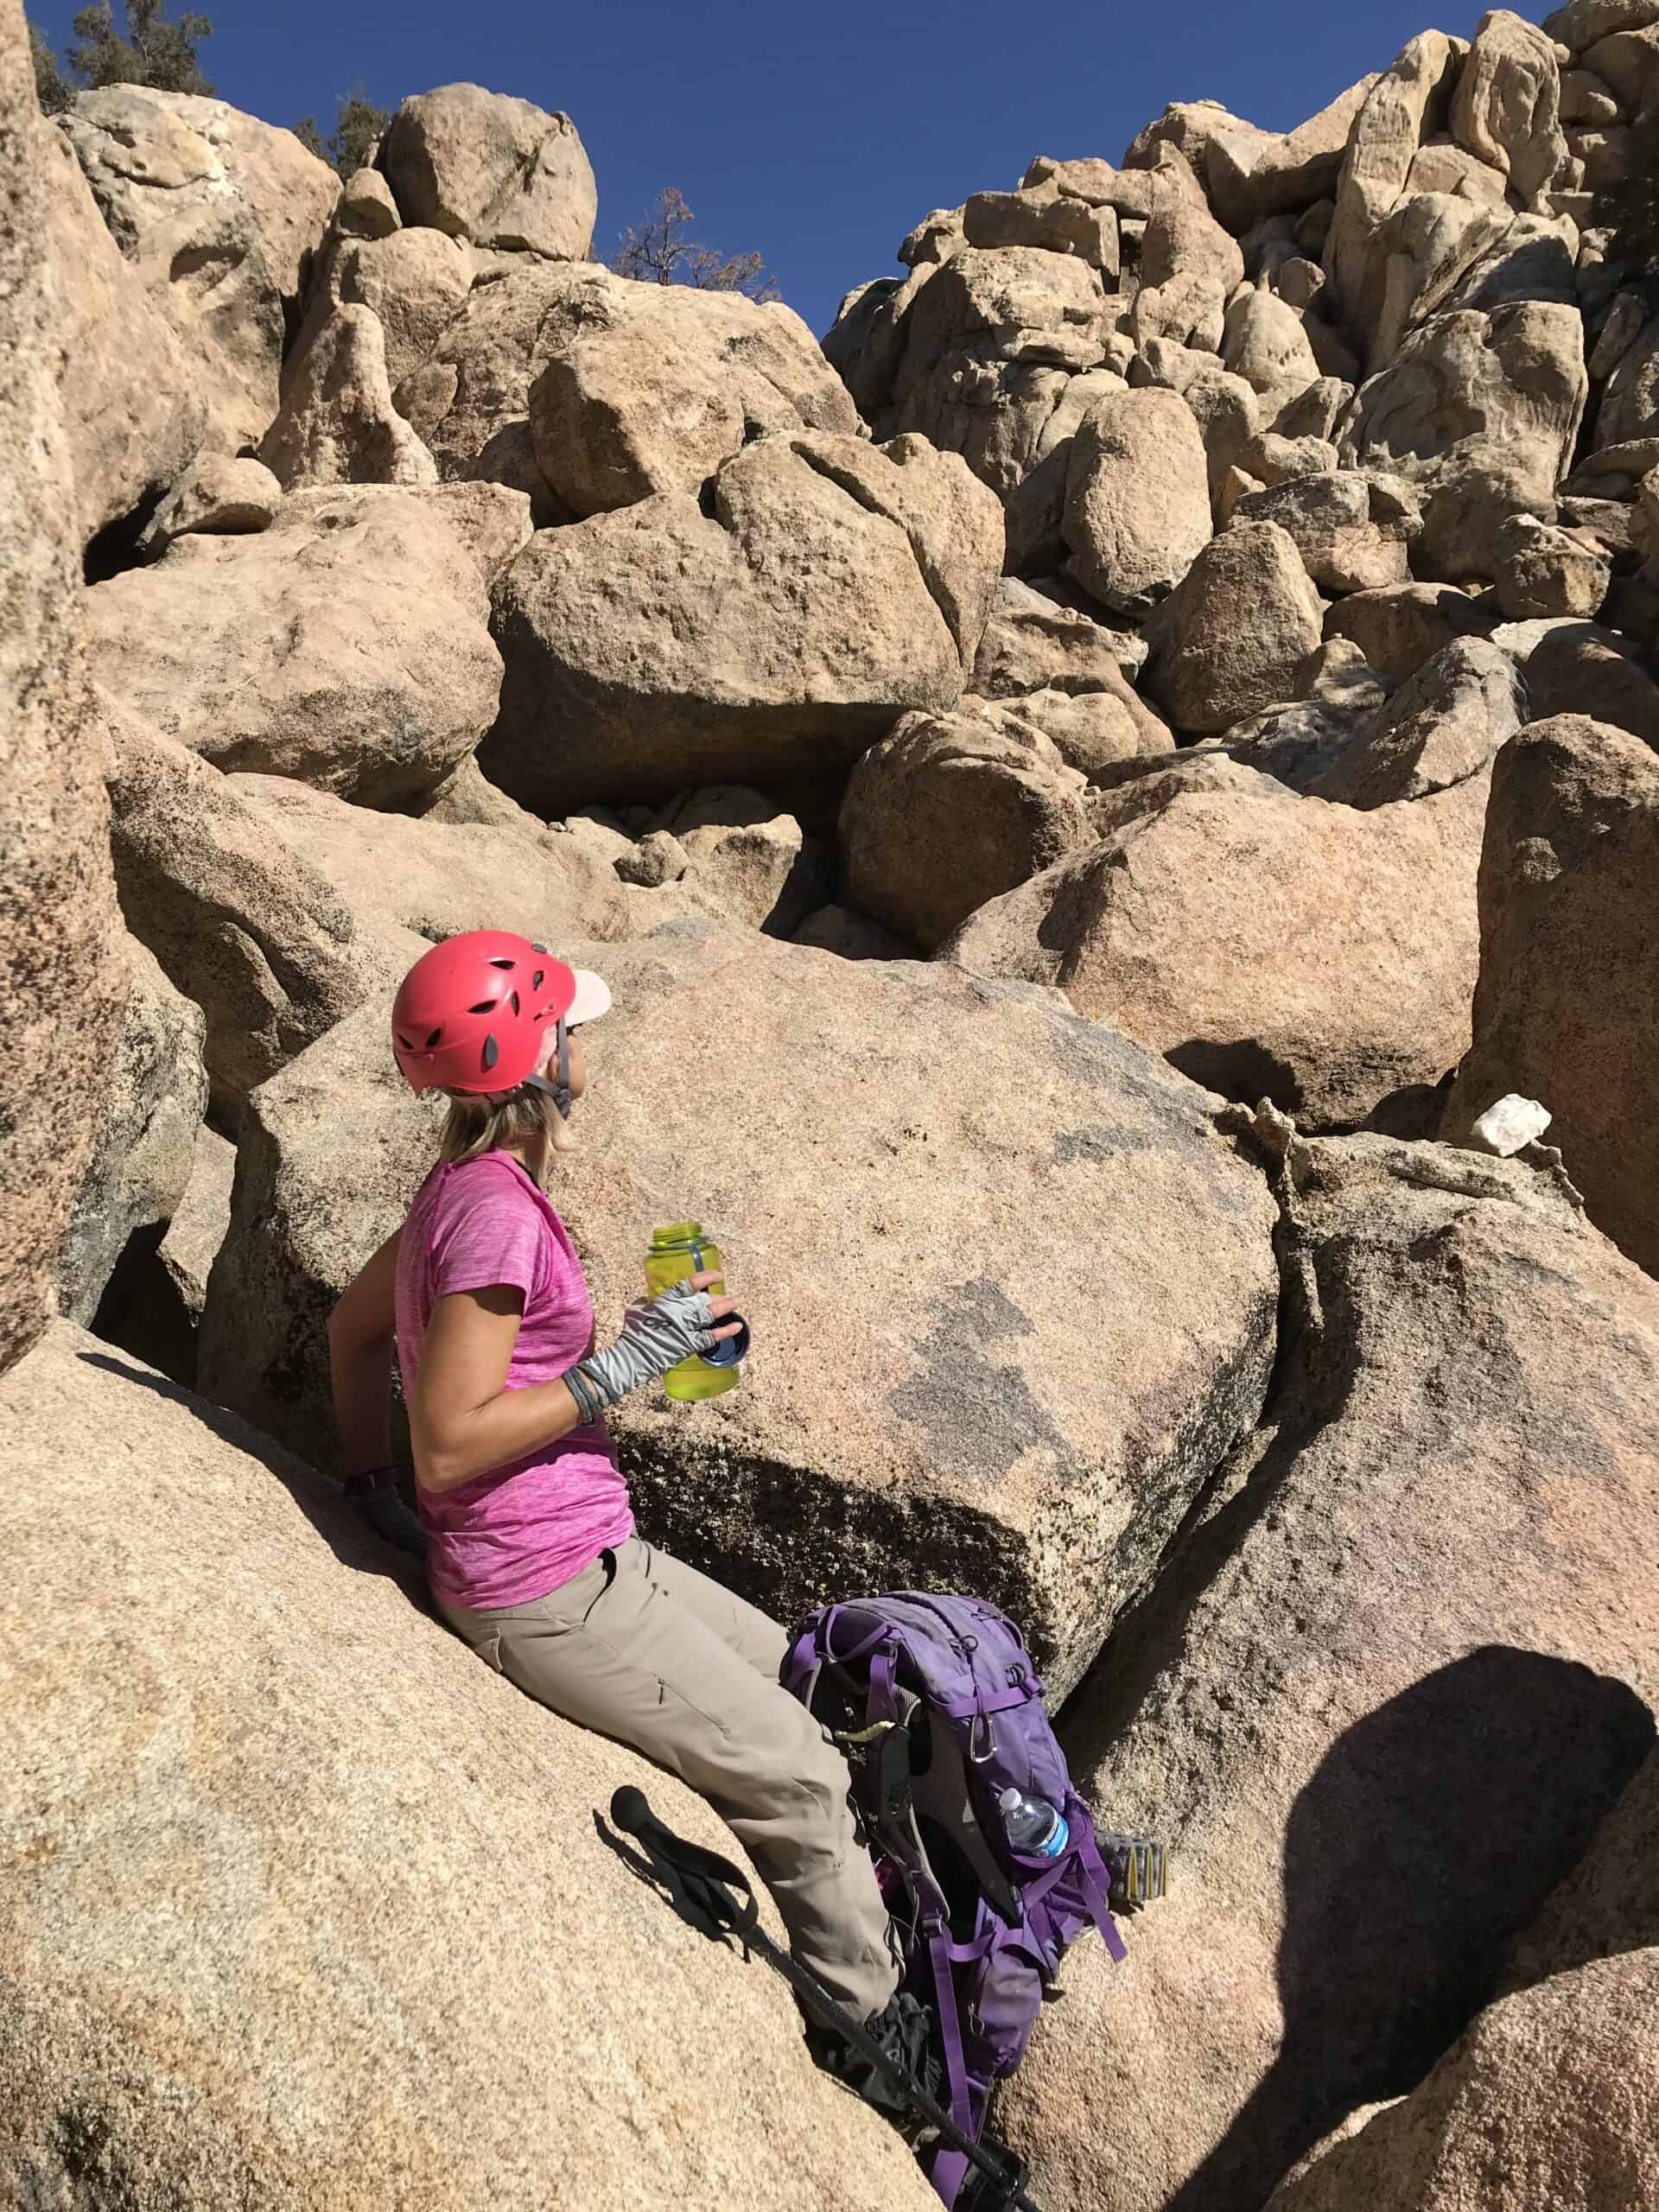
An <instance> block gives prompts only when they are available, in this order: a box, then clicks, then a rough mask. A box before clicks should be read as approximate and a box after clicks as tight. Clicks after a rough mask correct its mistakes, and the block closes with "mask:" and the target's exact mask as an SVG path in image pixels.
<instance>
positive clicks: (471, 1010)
mask: <svg viewBox="0 0 1659 2212" xmlns="http://www.w3.org/2000/svg"><path fill="white" fill-rule="evenodd" d="M494 1012H495V1001H494V1000H493V999H486V1000H485V1001H483V1003H482V1005H480V1006H469V1007H467V1013H468V1014H493V1013H494Z"/></svg>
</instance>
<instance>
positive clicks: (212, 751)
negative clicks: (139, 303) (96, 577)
mask: <svg viewBox="0 0 1659 2212" xmlns="http://www.w3.org/2000/svg"><path fill="white" fill-rule="evenodd" d="M361 312H363V310H360V309H359V313H361ZM528 526H529V517H528V512H527V502H526V501H525V500H524V499H523V497H522V495H520V494H518V493H512V492H508V491H505V490H504V489H502V488H501V487H500V486H495V485H484V484H468V485H460V484H456V485H445V486H435V487H431V488H429V489H424V490H420V489H409V488H397V487H392V486H340V488H338V489H335V490H332V491H311V492H303V493H297V494H295V495H291V496H290V497H289V499H286V500H284V501H283V505H282V508H281V510H280V512H278V514H277V520H276V522H275V523H274V524H273V525H272V527H271V528H270V530H268V531H264V532H263V533H262V534H261V535H260V536H258V537H184V538H181V539H180V540H179V542H178V543H176V544H175V545H174V546H172V547H170V548H169V550H168V553H167V555H166V556H165V558H163V559H162V560H161V561H159V562H157V563H155V565H154V566H153V567H150V568H147V569H133V570H131V571H130V572H129V573H128V574H126V575H120V576H117V577H115V578H113V579H112V580H111V582H108V583H105V584H100V585H99V587H98V588H96V589H95V590H94V591H92V592H90V593H88V594H87V598H86V608H87V629H88V650H89V658H90V662H91V665H92V672H93V674H94V675H95V676H96V677H98V679H99V682H100V683H102V684H103V685H104V687H105V690H108V691H109V692H110V694H111V696H112V697H114V698H116V699H117V700H118V701H119V702H122V703H123V704H124V705H126V706H129V707H130V708H132V709H135V710H136V711H137V712H138V713H139V714H141V715H143V716H144V717H145V718H146V719H147V720H149V721H152V722H154V723H155V725H156V728H159V729H161V730H162V732H164V733H165V734H167V735H168V736H172V737H176V738H178V739H179V740H180V741H181V742H182V743H184V744H186V745H188V747H190V748H191V750H192V751H193V752H195V753H200V754H202V755H203V757H204V758H205V759H207V760H212V761H213V763H214V764H215V765H216V766H219V767H221V768H247V769H254V770H257V771H259V772H262V773H265V774H270V775H285V776H296V777H298V778H299V779H301V781H302V782H308V783H315V784H317V785H320V786H321V788H323V789H325V790H328V791H338V792H340V794H341V796H342V797H346V798H354V799H357V800H359V801H360V802H362V803H363V804H369V805H373V804H386V803H388V802H391V801H395V800H397V799H399V798H405V797H413V796H414V795H416V794H417V793H420V792H423V791H431V790H433V789H435V787H436V786H437V785H440V784H441V783H442V781H443V780H444V779H445V778H446V777H447V776H448V774H449V773H450V772H452V771H453V770H454V767H455V766H457V765H458V764H459V763H460V762H461V761H462V760H465V759H466V758H467V755H468V754H469V753H472V752H473V751H474V749H475V747H477V744H478V741H479V740H480V737H481V736H482V735H483V734H484V733H485V731H486V729H488V728H489V727H490V725H491V723H492V722H493V721H494V719H495V714H496V706H497V701H498V697H499V689H500V683H501V660H500V656H499V653H498V652H496V649H495V647H494V645H493V643H492V642H491V639H490V636H489V632H488V631H487V630H486V627H485V624H486V620H487V618H488V613H489V583H490V579H491V577H492V576H493V575H494V573H495V572H496V570H497V569H499V567H500V566H501V564H502V563H503V562H504V560H505V559H507V558H509V557H511V556H512V554H513V553H514V552H516V551H517V550H518V546H519V545H521V544H522V543H523V542H524V537H525V536H526V535H527V533H528Z"/></svg>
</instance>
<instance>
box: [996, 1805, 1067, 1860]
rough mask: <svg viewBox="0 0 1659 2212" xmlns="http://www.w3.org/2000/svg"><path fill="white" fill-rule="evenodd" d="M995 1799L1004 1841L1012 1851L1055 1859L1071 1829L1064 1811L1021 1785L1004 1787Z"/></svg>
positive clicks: (1032, 1856) (1062, 1849)
mask: <svg viewBox="0 0 1659 2212" xmlns="http://www.w3.org/2000/svg"><path fill="white" fill-rule="evenodd" d="M997 1803H998V1804H999V1805H1000V1806H1001V1808H1002V1821H1003V1825H1004V1826H1005V1827H1006V1828H1007V1833H1008V1841H1009V1842H1010V1844H1012V1845H1013V1847H1014V1849H1015V1850H1016V1851H1022V1852H1025V1853H1027V1855H1028V1856H1029V1857H1031V1858H1033V1859H1058V1857H1059V1855H1060V1853H1062V1852H1063V1851H1064V1850H1065V1847H1066V1843H1067V1841H1068V1840H1069V1839H1070V1837H1071V1829H1070V1828H1069V1827H1067V1826H1066V1821H1065V1815H1064V1814H1063V1813H1061V1812H1059V1811H1058V1810H1057V1809H1056V1808H1055V1807H1054V1806H1052V1805H1051V1804H1050V1803H1049V1802H1048V1801H1047V1799H1046V1798H1044V1797H1028V1796H1027V1795H1026V1793H1025V1791H1024V1790H1023V1789H1005V1790H1004V1791H1003V1792H1002V1795H1001V1797H999V1798H998V1799H997Z"/></svg>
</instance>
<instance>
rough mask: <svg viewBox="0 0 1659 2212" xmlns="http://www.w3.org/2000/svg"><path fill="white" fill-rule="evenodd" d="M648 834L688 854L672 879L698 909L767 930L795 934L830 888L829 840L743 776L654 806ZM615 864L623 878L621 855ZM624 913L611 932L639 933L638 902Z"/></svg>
mask: <svg viewBox="0 0 1659 2212" xmlns="http://www.w3.org/2000/svg"><path fill="white" fill-rule="evenodd" d="M648 835H654V836H658V837H659V838H671V839H672V841H673V842H674V844H675V845H676V846H677V848H678V849H679V852H680V853H681V854H683V856H684V861H685V872H684V874H683V875H682V876H680V877H679V878H678V879H677V880H678V881H679V882H680V883H681V884H682V885H683V887H684V889H685V891H686V893H687V894H688V896H689V897H690V898H692V899H695V901H696V905H697V906H698V907H699V908H700V909H701V910H702V912H705V913H709V914H713V915H715V917H717V918H721V919H723V920H726V921H730V922H741V923H745V924H747V926H748V927H749V928H750V929H754V930H764V931H766V934H767V936H769V937H786V938H792V937H793V936H794V935H795V933H796V931H797V930H798V928H799V926H800V925H801V924H803V923H804V921H805V920H806V918H807V917H808V916H809V914H810V913H812V912H814V911H815V910H817V908H819V907H821V906H823V904H824V901H825V900H826V899H828V897H829V893H830V891H831V889H832V888H833V879H834V875H835V854H834V849H833V847H832V846H831V845H830V844H829V842H828V840H826V839H823V838H818V837H812V836H807V834H806V833H805V832H804V830H803V829H802V828H801V825H800V823H798V821H797V820H796V819H795V817H794V816H793V815H792V814H785V813H783V812H782V811H781V810H779V807H778V806H777V805H776V804H774V803H773V801H772V800H771V799H769V798H767V797H766V793H765V792H764V791H754V790H753V789H751V788H748V787H747V786H746V785H742V784H715V785H709V786H708V787H707V788H705V789H704V790H702V791H686V792H683V794H682V795H681V796H680V797H679V798H677V799H672V800H671V801H670V802H669V804H667V805H666V806H665V807H663V808H662V809H660V810H659V811H658V813H657V814H656V816H655V817H653V820H652V830H651V832H649V833H648ZM556 842H557V841H556ZM612 865H613V868H615V870H616V872H617V874H620V875H621V877H622V878H623V880H624V881H626V880H628V877H629V873H630V872H629V870H628V868H627V866H626V861H623V862H621V863H618V862H616V861H613V863H612ZM643 919H644V915H643V913H642V912H640V911H639V909H638V908H636V910H635V911H634V912H633V913H632V915H631V916H630V920H631V922H632V924H633V926H631V927H627V928H622V929H617V930H615V931H613V932H611V933H612V934H613V935H615V936H618V937H637V936H639V935H642V934H643V933H644V932H643V930H642V929H641V928H640V927H639V923H640V921H641V920H643ZM605 933H606V932H604V931H600V930H593V931H589V934H590V935H591V936H595V937H597V936H601V935H604V934H605Z"/></svg>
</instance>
